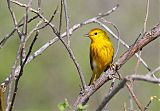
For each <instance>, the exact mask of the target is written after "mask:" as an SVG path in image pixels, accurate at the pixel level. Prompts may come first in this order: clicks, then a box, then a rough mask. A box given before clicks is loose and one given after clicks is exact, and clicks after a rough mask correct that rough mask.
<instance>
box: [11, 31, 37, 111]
mask: <svg viewBox="0 0 160 111" xmlns="http://www.w3.org/2000/svg"><path fill="white" fill-rule="evenodd" d="M38 34H39V32H37V33H36V35H35V37H34V39H33V41H32V43H31V45H30V47H29V51H28V53H27V55H26V57H25V59H24V61H23V63H22V64H21V68H20V72H19V75H18V76H16V81H15V87H14V93H13V97H12V101H11V105H10V108H9V111H12V108H13V105H14V101H15V97H16V95H17V90H18V85H19V80H20V78H21V76H22V75H23V70H24V66H25V64H26V62H27V59H28V57H29V55H30V54H31V52H32V48H33V45H34V44H35V42H36V40H37V36H38Z"/></svg>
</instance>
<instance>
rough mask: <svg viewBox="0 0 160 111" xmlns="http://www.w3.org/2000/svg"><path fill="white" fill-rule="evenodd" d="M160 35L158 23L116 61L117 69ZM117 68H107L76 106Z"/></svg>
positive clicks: (78, 100)
mask: <svg viewBox="0 0 160 111" xmlns="http://www.w3.org/2000/svg"><path fill="white" fill-rule="evenodd" d="M159 36H160V24H158V25H156V26H155V27H154V28H152V29H151V31H149V32H147V33H146V34H145V35H144V36H143V38H141V39H140V40H139V41H137V42H136V44H134V45H133V46H132V47H130V49H128V50H127V51H126V52H125V53H124V54H123V55H122V56H120V58H119V59H118V60H117V61H116V62H115V63H114V65H115V66H116V69H120V68H121V67H122V66H123V65H124V64H125V63H126V62H127V61H128V60H129V59H130V58H131V57H132V56H133V55H134V54H135V53H136V52H138V51H139V50H140V49H142V48H143V47H144V46H146V45H147V44H148V43H150V42H151V41H153V40H155V39H156V38H158V37H159ZM115 73H116V71H115V70H111V69H109V70H107V72H106V74H102V76H101V77H100V78H99V79H97V81H96V82H95V84H94V86H93V85H91V86H90V87H89V88H88V89H87V91H86V92H85V93H83V94H80V95H79V96H78V98H77V101H76V102H75V107H76V106H77V105H78V104H84V103H85V101H86V100H88V98H89V97H90V96H91V95H92V94H94V92H95V91H96V90H97V89H99V88H100V87H101V86H102V85H103V84H104V83H105V82H107V81H108V80H110V79H109V76H110V75H113V74H115Z"/></svg>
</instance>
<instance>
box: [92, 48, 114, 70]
mask: <svg viewBox="0 0 160 111" xmlns="http://www.w3.org/2000/svg"><path fill="white" fill-rule="evenodd" d="M112 53H113V52H112V51H111V50H109V48H105V49H101V50H97V51H96V54H93V55H95V56H94V57H93V62H94V63H93V64H95V65H94V66H95V68H96V69H97V68H98V69H100V70H104V69H105V68H106V67H107V66H109V65H110V64H111V62H112V57H113V54H112Z"/></svg>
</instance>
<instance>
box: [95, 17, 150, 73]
mask: <svg viewBox="0 0 160 111" xmlns="http://www.w3.org/2000/svg"><path fill="white" fill-rule="evenodd" d="M94 22H95V23H98V24H99V25H100V26H102V27H104V28H105V29H106V30H107V31H108V32H109V33H110V34H111V35H112V36H113V37H114V38H115V39H117V40H118V41H119V42H120V43H121V44H122V45H123V46H125V47H126V48H130V46H129V45H128V44H126V43H125V42H124V41H123V40H122V39H121V38H119V37H118V36H117V35H116V34H114V33H113V32H112V31H111V30H110V29H109V28H108V27H107V26H106V25H104V24H103V23H101V22H100V21H98V20H95V21H94ZM135 55H136V57H137V58H139V59H140V61H141V62H142V64H143V65H144V66H145V67H146V68H147V69H148V70H149V71H150V68H149V66H148V65H147V63H146V62H145V61H144V60H143V59H142V58H141V57H140V56H139V55H138V54H137V53H135Z"/></svg>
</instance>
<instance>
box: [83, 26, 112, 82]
mask: <svg viewBox="0 0 160 111" xmlns="http://www.w3.org/2000/svg"><path fill="white" fill-rule="evenodd" d="M86 36H87V37H89V38H90V39H91V44H90V66H91V69H92V71H93V74H92V77H91V79H90V82H89V85H91V84H92V83H93V82H94V81H96V80H97V79H98V78H99V77H100V75H101V74H102V72H104V71H106V70H107V69H108V68H109V67H110V66H111V64H112V61H113V55H114V48H113V45H112V42H111V41H110V38H109V36H108V35H107V33H106V32H105V31H104V30H102V29H99V28H94V29H92V30H91V31H90V32H89V33H88V34H86Z"/></svg>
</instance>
